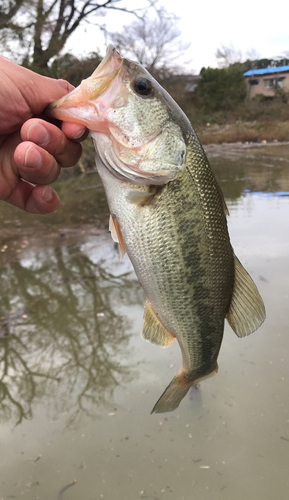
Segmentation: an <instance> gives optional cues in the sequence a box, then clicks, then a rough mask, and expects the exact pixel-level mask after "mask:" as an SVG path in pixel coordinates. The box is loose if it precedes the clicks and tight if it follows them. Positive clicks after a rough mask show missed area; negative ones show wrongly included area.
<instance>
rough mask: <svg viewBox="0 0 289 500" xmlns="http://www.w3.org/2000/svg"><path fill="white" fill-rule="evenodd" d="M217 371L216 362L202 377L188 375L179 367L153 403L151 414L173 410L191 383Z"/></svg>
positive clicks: (193, 383)
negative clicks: (177, 371)
mask: <svg viewBox="0 0 289 500" xmlns="http://www.w3.org/2000/svg"><path fill="white" fill-rule="evenodd" d="M217 371H218V365H217V363H216V364H215V367H214V369H213V370H212V371H211V372H210V373H207V374H206V375H203V376H202V377H193V376H190V375H188V373H187V372H185V371H184V369H183V368H181V369H180V371H179V373H178V374H177V375H176V377H174V378H173V380H172V381H171V383H170V384H169V385H168V387H167V388H166V390H165V391H164V392H163V394H162V395H161V397H160V399H158V401H157V402H156V404H155V405H154V407H153V409H152V411H151V414H152V413H166V412H167V411H173V410H175V409H176V408H177V407H178V406H179V404H180V402H181V401H182V399H183V398H184V397H185V395H186V394H187V392H188V390H189V389H190V387H192V385H195V384H197V383H198V382H200V381H201V380H204V379H206V378H209V377H212V376H213V375H215V374H216V373H217Z"/></svg>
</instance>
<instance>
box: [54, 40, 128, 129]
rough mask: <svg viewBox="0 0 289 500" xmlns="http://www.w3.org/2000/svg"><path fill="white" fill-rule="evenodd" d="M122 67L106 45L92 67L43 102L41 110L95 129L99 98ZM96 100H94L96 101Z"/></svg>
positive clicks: (117, 56)
mask: <svg viewBox="0 0 289 500" xmlns="http://www.w3.org/2000/svg"><path fill="white" fill-rule="evenodd" d="M122 67H123V58H122V57H121V55H120V54H119V53H118V52H117V50H116V48H115V47H113V45H109V46H108V47H107V51H106V55H105V57H104V59H103V60H102V61H101V63H100V64H99V66H98V67H97V68H96V70H95V71H94V72H93V73H92V75H91V76H90V77H89V78H87V79H86V80H82V82H81V84H80V85H79V86H78V87H76V88H75V89H74V90H73V91H72V92H70V93H69V94H67V95H65V96H64V97H62V98H61V99H58V100H57V101H55V102H52V103H51V104H49V106H47V108H46V110H45V112H46V114H48V115H49V116H51V117H52V118H56V119H58V120H63V121H70V122H74V123H80V124H82V125H85V126H86V127H88V128H89V129H90V130H95V131H99V120H98V119H97V116H98V115H99V114H100V109H101V102H99V98H100V97H101V96H102V95H103V94H104V93H105V92H106V91H107V90H108V89H109V87H110V85H111V83H112V82H113V80H114V79H115V77H116V76H117V75H118V74H119V72H120V70H121V68H122ZM97 100H98V102H96V101H97Z"/></svg>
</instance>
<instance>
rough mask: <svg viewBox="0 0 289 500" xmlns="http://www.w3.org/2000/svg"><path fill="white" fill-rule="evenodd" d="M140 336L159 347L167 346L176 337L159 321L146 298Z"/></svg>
mask: <svg viewBox="0 0 289 500" xmlns="http://www.w3.org/2000/svg"><path fill="white" fill-rule="evenodd" d="M142 336H143V338H144V339H145V340H148V341H149V342H152V344H156V345H159V346H161V347H168V346H169V345H171V344H172V343H173V341H174V340H175V338H176V337H175V336H174V335H173V334H172V333H170V332H169V331H168V330H167V329H166V328H165V327H164V325H163V324H162V323H161V322H160V320H159V318H158V317H157V315H156V313H155V312H154V310H153V308H152V306H151V304H150V303H149V301H148V300H147V301H146V303H145V310H144V316H143V326H142Z"/></svg>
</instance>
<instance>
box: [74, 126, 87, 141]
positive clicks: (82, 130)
mask: <svg viewBox="0 0 289 500" xmlns="http://www.w3.org/2000/svg"><path fill="white" fill-rule="evenodd" d="M84 132H85V128H82V129H81V130H80V131H79V132H77V134H75V136H74V137H73V139H79V138H80V137H81V136H82V135H83V134H84Z"/></svg>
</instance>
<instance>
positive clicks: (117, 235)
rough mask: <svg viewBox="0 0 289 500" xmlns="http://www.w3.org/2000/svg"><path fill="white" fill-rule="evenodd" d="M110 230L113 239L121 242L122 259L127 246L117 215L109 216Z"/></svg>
mask: <svg viewBox="0 0 289 500" xmlns="http://www.w3.org/2000/svg"><path fill="white" fill-rule="evenodd" d="M109 230H110V232H111V237H112V239H113V241H116V243H118V244H119V248H120V260H122V259H123V258H124V256H125V253H126V251H125V246H124V241H123V237H122V233H121V229H120V225H119V222H118V220H117V217H116V215H111V216H110V218H109Z"/></svg>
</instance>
